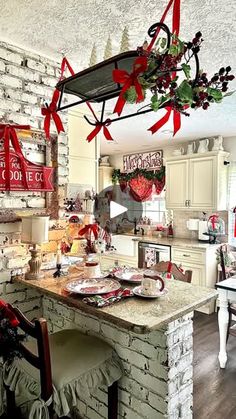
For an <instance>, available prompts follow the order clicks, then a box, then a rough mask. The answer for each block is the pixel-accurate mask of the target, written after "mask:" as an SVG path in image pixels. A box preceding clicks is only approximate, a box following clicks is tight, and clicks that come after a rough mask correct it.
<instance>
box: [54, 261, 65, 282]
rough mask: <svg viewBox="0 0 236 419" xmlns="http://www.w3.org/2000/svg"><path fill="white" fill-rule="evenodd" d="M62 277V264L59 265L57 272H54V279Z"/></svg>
mask: <svg viewBox="0 0 236 419" xmlns="http://www.w3.org/2000/svg"><path fill="white" fill-rule="evenodd" d="M62 275H63V272H62V270H61V263H57V270H56V271H55V272H54V274H53V277H54V278H59V277H60V276H62Z"/></svg>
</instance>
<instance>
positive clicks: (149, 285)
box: [142, 275, 165, 295]
mask: <svg viewBox="0 0 236 419" xmlns="http://www.w3.org/2000/svg"><path fill="white" fill-rule="evenodd" d="M164 287H165V283H164V281H163V279H162V278H161V277H160V276H158V275H157V276H152V277H151V278H150V277H144V278H143V280H142V292H143V294H144V295H155V294H156V292H157V291H160V292H161V291H163V289H164Z"/></svg>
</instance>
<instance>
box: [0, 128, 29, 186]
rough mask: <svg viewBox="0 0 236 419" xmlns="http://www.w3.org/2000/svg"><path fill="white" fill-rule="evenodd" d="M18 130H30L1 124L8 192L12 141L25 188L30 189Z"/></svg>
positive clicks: (0, 132) (0, 130) (0, 136)
mask: <svg viewBox="0 0 236 419" xmlns="http://www.w3.org/2000/svg"><path fill="white" fill-rule="evenodd" d="M16 129H22V130H29V129H30V126H29V125H7V124H0V139H1V138H3V141H4V151H5V170H6V175H5V182H6V191H10V189H11V187H10V141H11V143H12V146H13V148H14V150H15V153H16V155H17V156H18V157H19V160H20V165H21V170H22V176H23V182H24V184H25V187H26V188H27V189H29V187H28V181H27V177H26V159H25V157H24V155H23V153H22V150H21V147H20V144H19V141H18V138H17V134H16V131H15V130H16Z"/></svg>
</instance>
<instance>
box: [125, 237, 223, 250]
mask: <svg viewBox="0 0 236 419" xmlns="http://www.w3.org/2000/svg"><path fill="white" fill-rule="evenodd" d="M124 235H126V236H131V237H133V239H134V240H135V241H142V242H146V243H156V244H164V245H168V246H178V247H188V248H191V249H199V250H201V249H208V248H212V247H214V246H219V244H209V243H203V242H199V241H198V240H191V239H184V238H178V237H173V238H169V237H157V236H145V235H144V236H141V235H135V234H124Z"/></svg>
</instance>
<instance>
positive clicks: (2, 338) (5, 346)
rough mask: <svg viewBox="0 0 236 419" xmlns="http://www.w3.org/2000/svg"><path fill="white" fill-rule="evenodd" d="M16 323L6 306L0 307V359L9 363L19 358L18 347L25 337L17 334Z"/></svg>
mask: <svg viewBox="0 0 236 419" xmlns="http://www.w3.org/2000/svg"><path fill="white" fill-rule="evenodd" d="M0 302H1V300H0ZM8 314H10V315H8ZM18 323H19V322H18V321H17V319H16V318H14V315H13V316H12V314H11V313H10V312H9V311H8V309H7V305H0V357H3V359H4V361H10V362H11V361H12V360H13V359H14V358H15V357H20V356H21V355H20V351H19V347H20V343H21V342H22V341H24V340H25V338H26V335H25V334H20V333H19V331H18V327H17V326H18Z"/></svg>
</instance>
